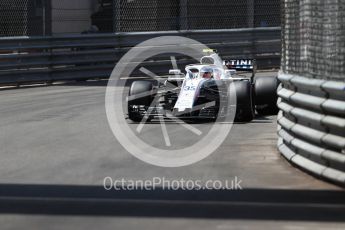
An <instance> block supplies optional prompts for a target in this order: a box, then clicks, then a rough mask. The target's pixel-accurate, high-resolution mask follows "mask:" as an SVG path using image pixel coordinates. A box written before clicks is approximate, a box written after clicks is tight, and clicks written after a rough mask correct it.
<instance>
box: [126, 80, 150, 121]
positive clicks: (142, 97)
mask: <svg viewBox="0 0 345 230" xmlns="http://www.w3.org/2000/svg"><path fill="white" fill-rule="evenodd" d="M153 99H154V85H153V82H151V81H134V82H133V83H132V85H131V87H130V89H129V93H128V118H129V119H130V120H131V121H134V122H141V121H142V120H143V118H144V116H145V115H146V113H147V109H148V107H149V106H150V105H151V103H152V101H153ZM147 120H148V121H149V120H150V118H149V117H148V119H147Z"/></svg>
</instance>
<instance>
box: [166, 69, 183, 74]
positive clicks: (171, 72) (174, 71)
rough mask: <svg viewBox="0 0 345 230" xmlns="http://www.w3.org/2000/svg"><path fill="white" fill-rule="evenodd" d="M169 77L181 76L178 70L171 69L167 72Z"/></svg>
mask: <svg viewBox="0 0 345 230" xmlns="http://www.w3.org/2000/svg"><path fill="white" fill-rule="evenodd" d="M169 74H170V75H182V72H181V70H180V69H171V70H169Z"/></svg>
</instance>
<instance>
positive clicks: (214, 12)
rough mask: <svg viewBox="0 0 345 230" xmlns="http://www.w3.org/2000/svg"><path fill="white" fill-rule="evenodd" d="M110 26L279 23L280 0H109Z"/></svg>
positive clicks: (125, 29)
mask: <svg viewBox="0 0 345 230" xmlns="http://www.w3.org/2000/svg"><path fill="white" fill-rule="evenodd" d="M113 10H114V15H115V17H114V25H115V26H114V30H116V31H121V32H131V31H166V30H198V29H232V28H253V27H276V26H280V19H281V16H280V0H270V1H268V0H247V1H229V0H178V1H176V0H147V1H123V0H121V1H118V0H113Z"/></svg>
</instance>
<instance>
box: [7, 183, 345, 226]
mask: <svg viewBox="0 0 345 230" xmlns="http://www.w3.org/2000/svg"><path fill="white" fill-rule="evenodd" d="M0 213H1V214H29V215H71V216H76V215H79V216H120V217H152V218H153V217H166V218H174V217H181V218H204V219H207V218H209V219H250V220H291V221H319V222H320V221H324V222H329V221H336V222H345V193H344V191H342V190H291V189H290V190H285V189H255V188H253V189H244V190H191V191H187V190H182V189H180V190H164V189H162V188H158V189H155V190H151V191H149V190H134V191H128V190H119V191H117V190H115V189H114V190H110V191H107V190H105V189H104V188H103V187H102V186H74V185H32V184H26V185H25V184H1V185H0Z"/></svg>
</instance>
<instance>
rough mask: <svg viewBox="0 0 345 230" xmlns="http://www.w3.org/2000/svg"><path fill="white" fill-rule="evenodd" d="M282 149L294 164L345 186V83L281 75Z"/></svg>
mask: <svg viewBox="0 0 345 230" xmlns="http://www.w3.org/2000/svg"><path fill="white" fill-rule="evenodd" d="M279 79H280V81H281V86H280V88H279V89H278V95H279V100H278V106H279V108H280V110H281V111H280V113H279V116H278V135H279V143H278V148H279V150H280V152H281V153H282V154H283V155H284V157H285V158H287V159H288V160H289V161H291V162H292V163H294V164H296V165H298V166H299V167H301V168H303V169H305V170H307V171H309V172H311V173H313V174H316V175H318V176H320V177H323V178H326V179H328V180H332V181H334V182H337V183H341V184H345V82H335V81H326V80H319V79H310V78H305V77H301V76H295V75H290V74H285V73H283V72H281V73H280V74H279Z"/></svg>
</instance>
